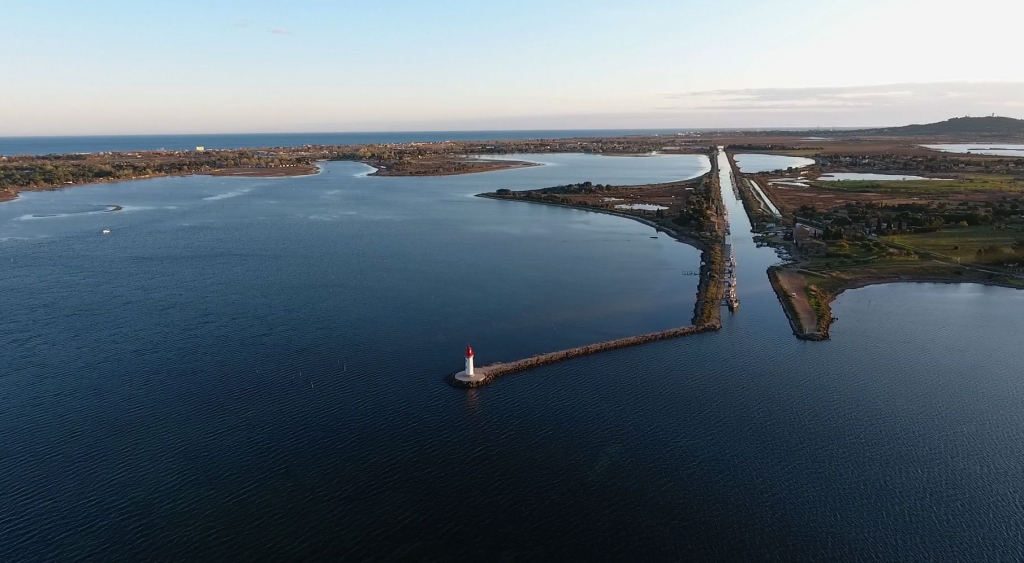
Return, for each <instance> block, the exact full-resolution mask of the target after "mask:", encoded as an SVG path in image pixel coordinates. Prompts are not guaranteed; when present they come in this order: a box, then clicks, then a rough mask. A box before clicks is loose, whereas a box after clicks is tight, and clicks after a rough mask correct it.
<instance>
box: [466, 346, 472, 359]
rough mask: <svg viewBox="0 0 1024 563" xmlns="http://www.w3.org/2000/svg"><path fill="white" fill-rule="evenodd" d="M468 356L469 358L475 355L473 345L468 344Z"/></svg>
mask: <svg viewBox="0 0 1024 563" xmlns="http://www.w3.org/2000/svg"><path fill="white" fill-rule="evenodd" d="M466 357H467V358H472V357H473V347H472V346H466Z"/></svg>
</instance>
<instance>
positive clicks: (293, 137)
mask: <svg viewBox="0 0 1024 563" xmlns="http://www.w3.org/2000/svg"><path fill="white" fill-rule="evenodd" d="M679 131H680V130H679V129H557V130H518V131H408V132H381V133H254V134H231V135H107V136H92V137H0V155H5V154H6V155H11V154H67V153H84V152H105V151H143V150H158V149H166V150H192V149H194V148H196V147H197V146H203V147H206V148H208V149H236V148H258V147H297V146H302V145H359V144H364V143H412V142H431V141H487V140H495V139H563V138H571V137H609V136H618V135H675V134H676V133H678V132H679Z"/></svg>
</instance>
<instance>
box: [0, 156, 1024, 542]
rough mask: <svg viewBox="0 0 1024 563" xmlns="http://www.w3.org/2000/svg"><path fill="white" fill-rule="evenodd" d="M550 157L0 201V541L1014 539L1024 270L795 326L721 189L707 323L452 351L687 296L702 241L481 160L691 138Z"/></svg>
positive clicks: (680, 308) (658, 318)
mask: <svg viewBox="0 0 1024 563" xmlns="http://www.w3.org/2000/svg"><path fill="white" fill-rule="evenodd" d="M540 158H541V159H542V160H546V161H549V162H551V163H552V164H553V165H551V166H545V167H537V168H530V169H523V170H514V171H506V172H497V173H490V174H481V175H470V176H459V177H447V178H374V177H358V176H359V174H361V173H363V172H365V167H363V166H361V165H358V164H354V163H344V162H338V163H329V164H327V165H326V166H325V169H324V172H323V173H321V174H320V175H318V176H312V177H306V178H285V179H241V178H211V177H191V178H163V179H157V180H149V181H142V182H126V183H121V184H108V185H103V186H91V187H77V188H73V189H68V190H64V191H56V192H45V193H32V194H26V195H24V196H23V197H22V198H21V199H19V200H17V201H14V202H11V203H7V204H3V205H0V239H2V241H0V291H2V292H3V295H4V296H5V298H6V299H5V303H6V306H5V308H4V315H2V316H0V355H2V356H0V405H2V408H0V459H2V460H3V465H2V467H3V470H2V471H0V561H54V560H59V561H86V560H130V561H134V560H147V561H181V560H189V561H224V560H265V561H275V560H282V559H292V560H323V561H337V560H381V559H390V560H396V561H406V560H409V561H413V560H415V561H421V560H429V561H437V560H444V561H479V560H494V559H507V560H521V561H530V560H537V559H564V560H594V559H627V560H658V561H661V560H686V559H697V560H737V559H745V560H761V559H766V558H775V559H778V560H787V561H788V560H823V559H826V560H859V561H863V560H879V561H893V560H906V561H919V560H942V561H955V560H963V561H967V560H1019V559H1020V558H1021V557H1024V547H1022V546H1024V538H1022V536H1021V535H1022V530H1024V507H1022V506H1021V499H1022V498H1024V495H1022V493H1024V491H1022V488H1024V420H1022V418H1024V414H1022V413H1024V381H1022V379H1021V377H1020V375H1021V373H1020V368H1019V366H1020V365H1021V364H1022V362H1024V352H1022V351H1021V348H1020V346H1019V345H1018V343H1017V340H1018V337H1017V335H1018V334H1020V332H1021V330H1022V329H1024V320H1022V317H1021V316H1020V315H1019V314H1017V312H1018V311H1020V310H1021V306H1022V305H1024V292H1014V291H1012V290H1004V289H998V288H984V287H977V286H934V285H905V286H883V287H871V288H866V289H863V290H857V291H853V292H849V293H847V294H845V295H843V296H842V297H841V298H840V300H839V301H838V302H837V304H836V307H835V311H836V315H837V316H838V317H839V318H840V321H839V322H838V323H836V324H835V326H834V327H833V335H834V340H833V341H831V342H826V343H806V342H800V341H797V340H796V339H794V338H793V337H792V335H791V334H790V332H789V327H788V324H787V322H786V319H785V317H784V315H783V314H782V312H781V309H780V308H779V306H778V303H777V301H776V298H775V296H774V294H773V292H772V291H771V288H770V286H769V285H768V283H767V277H766V275H765V268H766V267H767V266H768V265H769V264H771V263H773V262H774V261H775V255H774V253H773V252H772V251H771V250H770V249H758V248H755V247H754V246H753V243H752V241H751V239H750V235H749V234H748V233H747V229H748V228H749V225H748V224H747V223H746V221H745V218H744V217H743V214H742V208H741V207H740V206H739V205H738V203H737V202H734V201H730V209H731V216H732V218H733V229H732V232H733V235H732V239H733V240H732V242H733V244H734V245H735V246H736V248H737V252H738V256H739V275H740V278H739V294H740V298H741V299H742V305H741V308H740V311H739V312H738V313H737V314H736V315H731V316H727V317H726V320H725V326H724V329H723V330H722V332H721V333H718V334H708V335H700V336H697V337H693V338H688V339H682V340H676V341H668V342H662V343H657V344H653V345H649V346H643V347H639V348H632V349H626V350H619V351H615V352H611V353H607V354H602V355H597V356H590V357H586V358H581V359H578V360H574V361H571V362H566V363H562V364H558V365H553V366H548V367H545V368H542V369H537V370H534V371H531V372H527V373H523V374H519V375H515V376H509V377H507V378H503V379H502V380H501V381H499V382H497V383H495V384H494V385H491V386H489V387H486V388H484V389H480V390H476V391H473V392H469V393H467V392H465V391H461V390H456V389H452V388H450V387H448V386H447V385H446V384H444V382H443V379H442V378H443V376H444V375H445V374H446V373H448V372H450V371H453V370H455V369H457V368H458V367H459V365H460V363H461V361H462V358H461V351H462V350H463V349H464V347H465V345H466V343H467V342H468V343H472V344H473V346H474V348H475V349H476V350H477V353H478V356H479V360H480V361H482V362H491V361H495V360H508V359H514V358H519V357H524V356H528V355H530V354H535V353H539V352H543V351H548V350H553V349H557V348H561V347H564V346H569V345H573V344H579V343H584V342H591V341H594V340H599V339H604V338H609V337H615V336H621V335H625V334H632V333H636V332H640V331H647V330H656V329H659V328H665V327H670V326H677V325H680V324H686V323H687V322H688V319H689V316H690V314H691V313H692V304H693V294H694V291H695V286H696V279H695V278H692V277H687V276H682V275H681V273H682V272H683V271H685V270H691V269H695V267H696V266H697V263H698V261H699V255H698V253H697V252H696V251H694V250H693V249H691V248H689V247H687V246H685V245H683V244H680V243H677V242H674V241H672V240H670V239H668V238H667V237H664V236H660V237H659V238H657V239H651V238H650V236H652V235H654V231H653V230H652V229H650V228H647V227H644V226H643V225H640V224H638V223H635V222H632V221H629V220H625V219H620V218H617V217H611V216H605V215H598V214H592V213H586V212H582V211H575V210H568V209H562V208H555V207H548V206H539V205H530V204H522V203H515V202H500V201H491V200H485V199H480V198H474V197H472V194H474V193H478V192H480V191H484V190H492V189H496V188H499V187H509V188H512V189H525V188H530V187H543V186H548V185H554V184H560V183H566V182H570V181H585V180H591V181H594V182H606V181H614V182H622V183H624V182H630V181H631V182H637V183H640V182H649V181H659V180H668V179H678V178H680V177H688V176H691V175H693V174H698V173H700V172H702V171H704V170H706V168H707V162H706V159H703V157H696V156H694V157H660V158H643V159H640V158H603V157H594V156H580V155H543V156H542V157H540ZM727 194H731V192H728V191H727ZM730 200H731V195H730ZM106 205H121V206H123V207H124V209H123V210H122V211H119V212H108V211H105V210H106V209H107V208H106V207H102V206H106ZM103 228H110V229H111V230H112V233H111V234H110V235H102V234H100V230H101V229H103Z"/></svg>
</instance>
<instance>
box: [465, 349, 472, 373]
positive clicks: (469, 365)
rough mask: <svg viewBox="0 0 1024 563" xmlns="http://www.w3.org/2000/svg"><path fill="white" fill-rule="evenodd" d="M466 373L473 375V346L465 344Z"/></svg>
mask: <svg viewBox="0 0 1024 563" xmlns="http://www.w3.org/2000/svg"><path fill="white" fill-rule="evenodd" d="M466 375H467V376H468V377H473V347H472V346H466Z"/></svg>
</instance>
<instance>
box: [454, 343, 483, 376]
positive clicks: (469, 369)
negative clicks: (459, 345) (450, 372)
mask: <svg viewBox="0 0 1024 563" xmlns="http://www.w3.org/2000/svg"><path fill="white" fill-rule="evenodd" d="M454 377H455V379H457V380H459V381H462V382H464V383H474V384H475V383H478V382H480V381H483V380H485V379H487V368H486V367H482V368H480V371H476V370H475V369H473V347H472V346H466V369H464V370H462V371H460V372H459V373H456V374H454Z"/></svg>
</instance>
